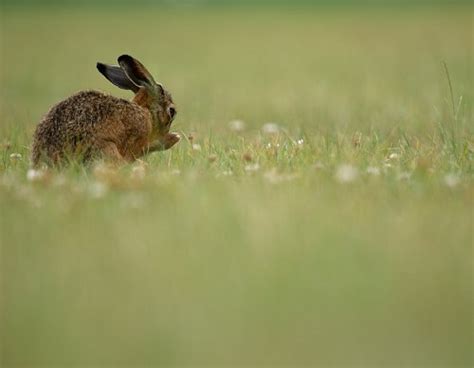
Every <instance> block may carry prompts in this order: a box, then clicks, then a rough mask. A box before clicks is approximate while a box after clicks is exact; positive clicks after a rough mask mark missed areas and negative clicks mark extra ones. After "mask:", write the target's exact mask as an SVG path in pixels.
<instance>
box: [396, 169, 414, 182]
mask: <svg viewBox="0 0 474 368" xmlns="http://www.w3.org/2000/svg"><path fill="white" fill-rule="evenodd" d="M410 178H411V174H410V173H409V172H407V171H403V172H401V173H400V174H398V176H397V180H400V181H403V180H410Z"/></svg>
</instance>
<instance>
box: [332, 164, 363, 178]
mask: <svg viewBox="0 0 474 368" xmlns="http://www.w3.org/2000/svg"><path fill="white" fill-rule="evenodd" d="M358 175H359V171H358V170H357V168H356V167H354V166H352V165H349V164H343V165H340V166H339V167H338V168H337V170H336V179H337V181H338V182H340V183H350V182H353V181H354V180H355V179H357V176H358Z"/></svg>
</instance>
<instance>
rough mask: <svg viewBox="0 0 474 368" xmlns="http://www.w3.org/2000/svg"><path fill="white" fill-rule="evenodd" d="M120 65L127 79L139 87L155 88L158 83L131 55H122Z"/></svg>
mask: <svg viewBox="0 0 474 368" xmlns="http://www.w3.org/2000/svg"><path fill="white" fill-rule="evenodd" d="M118 63H119V65H120V66H121V67H122V69H123V71H124V72H125V74H127V77H128V78H129V79H130V80H131V81H132V82H133V83H135V84H136V85H137V86H140V87H145V88H154V87H155V86H156V82H155V80H154V79H153V77H152V75H151V74H150V72H149V71H148V70H146V68H145V67H144V66H143V64H142V63H140V62H139V61H138V60H136V59H134V58H133V57H131V56H129V55H122V56H120V57H119V58H118Z"/></svg>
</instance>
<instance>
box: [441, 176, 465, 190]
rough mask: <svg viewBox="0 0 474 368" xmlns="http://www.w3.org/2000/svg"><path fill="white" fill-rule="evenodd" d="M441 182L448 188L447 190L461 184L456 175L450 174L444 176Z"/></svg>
mask: <svg viewBox="0 0 474 368" xmlns="http://www.w3.org/2000/svg"><path fill="white" fill-rule="evenodd" d="M443 181H444V184H445V185H446V186H448V187H449V188H454V187H456V186H458V185H459V183H460V182H461V179H460V178H459V176H457V175H456V174H453V173H451V174H448V175H446V176H445V177H444V180H443Z"/></svg>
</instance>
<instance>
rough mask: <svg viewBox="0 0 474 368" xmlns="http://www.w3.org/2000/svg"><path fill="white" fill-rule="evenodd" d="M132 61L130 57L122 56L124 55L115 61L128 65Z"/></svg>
mask: <svg viewBox="0 0 474 368" xmlns="http://www.w3.org/2000/svg"><path fill="white" fill-rule="evenodd" d="M132 60H133V58H132V57H131V56H130V55H127V54H124V55H120V56H119V57H118V59H117V61H118V62H119V64H120V63H122V62H125V63H129V62H131V61H132Z"/></svg>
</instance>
